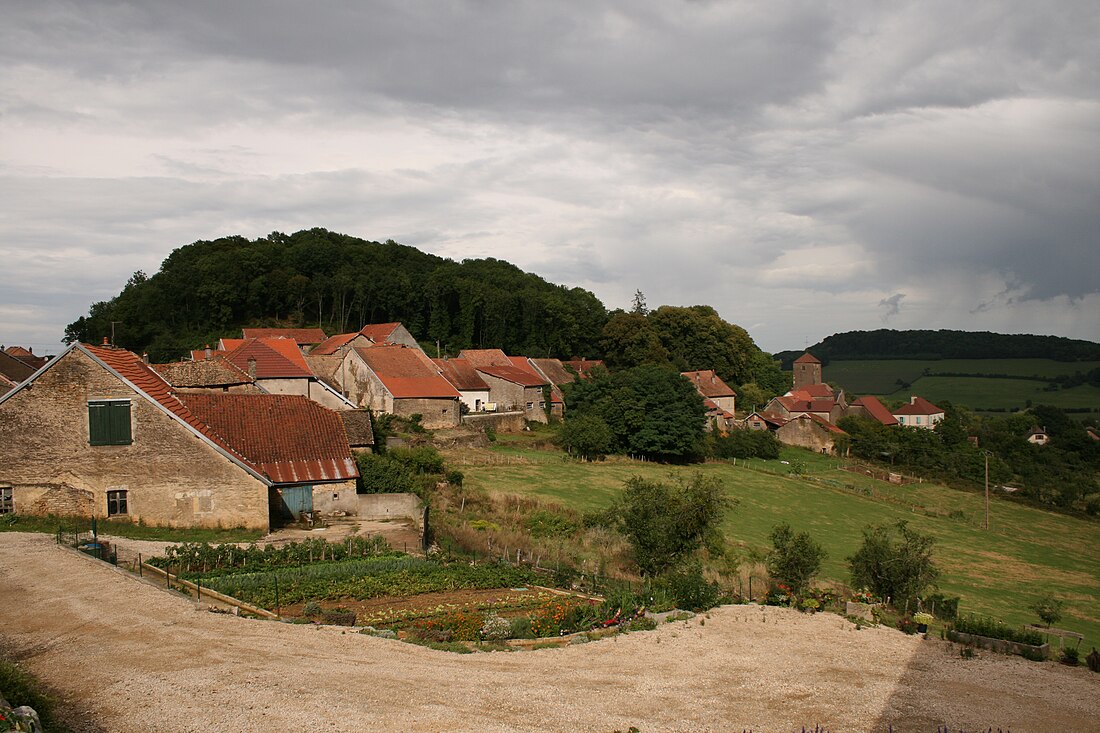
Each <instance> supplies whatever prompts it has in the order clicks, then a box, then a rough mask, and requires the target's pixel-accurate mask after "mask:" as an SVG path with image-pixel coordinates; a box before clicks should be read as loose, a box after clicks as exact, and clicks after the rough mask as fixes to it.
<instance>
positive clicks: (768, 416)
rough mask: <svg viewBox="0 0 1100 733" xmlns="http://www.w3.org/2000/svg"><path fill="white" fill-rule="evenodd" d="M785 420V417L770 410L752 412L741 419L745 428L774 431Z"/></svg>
mask: <svg viewBox="0 0 1100 733" xmlns="http://www.w3.org/2000/svg"><path fill="white" fill-rule="evenodd" d="M786 422H787V419H786V418H785V417H782V416H780V415H776V414H775V413H772V412H752V413H750V414H749V415H748V416H747V417H746V418H745V419H744V420H742V421H741V427H743V428H745V429H746V430H771V431H772V432H775V431H776V430H778V429H779V428H781V427H783V425H784V424H785V423H786Z"/></svg>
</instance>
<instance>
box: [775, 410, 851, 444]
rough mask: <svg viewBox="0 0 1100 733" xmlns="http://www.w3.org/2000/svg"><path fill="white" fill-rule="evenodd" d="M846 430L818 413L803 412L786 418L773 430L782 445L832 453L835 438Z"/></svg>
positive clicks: (844, 433) (842, 434)
mask: <svg viewBox="0 0 1100 733" xmlns="http://www.w3.org/2000/svg"><path fill="white" fill-rule="evenodd" d="M844 435H847V433H846V432H844V431H843V430H841V429H840V428H838V427H837V426H836V425H833V424H832V423H830V422H829V421H828V420H825V419H822V418H821V417H820V416H818V415H813V414H805V415H799V416H798V417H796V418H794V419H792V420H788V421H787V422H786V423H784V424H783V426H782V427H780V428H778V429H777V430H776V431H775V437H776V438H778V439H779V442H780V443H783V444H784V445H793V446H798V447H800V448H809V449H810V450H812V451H816V452H818V453H834V452H835V451H836V439H837V438H838V437H840V436H844Z"/></svg>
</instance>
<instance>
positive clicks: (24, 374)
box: [0, 351, 40, 391]
mask: <svg viewBox="0 0 1100 733" xmlns="http://www.w3.org/2000/svg"><path fill="white" fill-rule="evenodd" d="M39 368H40V367H35V366H31V365H30V364H28V363H27V362H25V361H23V360H22V359H20V358H19V357H17V356H13V355H11V354H9V353H8V352H7V351H0V377H2V378H3V381H2V382H0V384H8V385H10V386H12V387H14V386H15V385H17V384H19V383H20V382H22V381H23V380H24V379H27V378H28V377H30V376H31V375H32V374H34V373H35V372H36V371H38V369H39ZM0 391H4V390H3V387H0Z"/></svg>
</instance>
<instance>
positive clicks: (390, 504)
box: [356, 494, 424, 530]
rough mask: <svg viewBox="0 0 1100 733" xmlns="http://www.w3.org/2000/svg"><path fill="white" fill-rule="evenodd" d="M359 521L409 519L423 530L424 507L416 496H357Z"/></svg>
mask: <svg viewBox="0 0 1100 733" xmlns="http://www.w3.org/2000/svg"><path fill="white" fill-rule="evenodd" d="M358 499H359V507H358V512H357V513H356V516H357V517H358V518H359V519H369V520H374V521H379V520H386V519H411V520H413V521H414V522H416V526H417V528H418V529H421V530H423V527H421V526H420V525H421V522H423V520H424V507H423V506H422V505H421V503H420V497H418V496H417V495H416V494H359V496H358Z"/></svg>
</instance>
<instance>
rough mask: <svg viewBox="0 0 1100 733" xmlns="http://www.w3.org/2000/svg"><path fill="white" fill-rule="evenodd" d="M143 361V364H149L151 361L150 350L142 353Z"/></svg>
mask: <svg viewBox="0 0 1100 733" xmlns="http://www.w3.org/2000/svg"><path fill="white" fill-rule="evenodd" d="M141 363H142V364H148V363H149V352H148V351H146V352H144V353H143V354H142V355H141Z"/></svg>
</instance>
